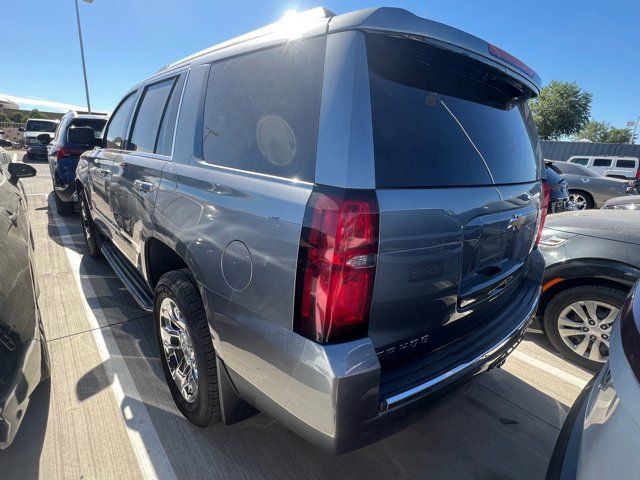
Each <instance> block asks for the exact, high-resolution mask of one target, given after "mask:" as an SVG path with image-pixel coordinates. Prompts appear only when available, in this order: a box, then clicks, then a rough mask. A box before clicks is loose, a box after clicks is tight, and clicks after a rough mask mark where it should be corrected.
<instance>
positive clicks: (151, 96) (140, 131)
mask: <svg viewBox="0 0 640 480" xmlns="http://www.w3.org/2000/svg"><path fill="white" fill-rule="evenodd" d="M175 81H176V79H175V77H173V78H170V79H168V80H163V81H161V82H158V83H154V84H152V85H149V86H147V87H146V88H145V89H144V92H143V94H142V100H141V101H140V106H139V107H138V112H137V113H136V117H135V119H134V121H133V129H132V131H131V140H130V142H129V150H134V151H137V152H145V153H153V152H155V147H156V140H157V138H158V129H159V128H160V122H161V121H162V114H163V113H164V111H165V107H166V105H167V100H168V99H169V96H170V95H171V91H172V90H173V86H174V84H175Z"/></svg>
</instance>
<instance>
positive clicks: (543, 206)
mask: <svg viewBox="0 0 640 480" xmlns="http://www.w3.org/2000/svg"><path fill="white" fill-rule="evenodd" d="M550 194H551V189H550V188H549V184H548V183H547V181H546V180H542V195H541V198H540V223H539V224H538V233H537V235H536V245H538V244H539V243H540V238H541V237H542V230H543V229H544V222H545V220H546V219H547V211H548V210H549V196H550Z"/></svg>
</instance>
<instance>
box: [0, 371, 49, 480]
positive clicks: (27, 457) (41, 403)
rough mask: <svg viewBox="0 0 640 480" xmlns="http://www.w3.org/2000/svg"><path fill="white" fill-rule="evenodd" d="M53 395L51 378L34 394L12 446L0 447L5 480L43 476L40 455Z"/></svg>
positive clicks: (0, 475) (32, 479) (0, 472)
mask: <svg viewBox="0 0 640 480" xmlns="http://www.w3.org/2000/svg"><path fill="white" fill-rule="evenodd" d="M54 381H55V379H54ZM50 398H51V379H48V380H45V381H44V382H42V383H41V384H40V385H39V386H38V387H37V388H36V389H35V390H34V391H33V393H32V394H31V400H30V402H29V407H28V408H27V411H26V413H25V416H24V419H23V420H22V424H21V425H20V430H18V433H17V435H16V437H15V439H14V440H13V443H12V444H11V446H9V448H7V449H6V450H0V478H2V479H3V480H13V479H16V480H36V479H38V478H40V455H41V454H42V446H43V444H44V436H45V432H46V430H47V421H48V418H49V401H50ZM45 476H46V475H45Z"/></svg>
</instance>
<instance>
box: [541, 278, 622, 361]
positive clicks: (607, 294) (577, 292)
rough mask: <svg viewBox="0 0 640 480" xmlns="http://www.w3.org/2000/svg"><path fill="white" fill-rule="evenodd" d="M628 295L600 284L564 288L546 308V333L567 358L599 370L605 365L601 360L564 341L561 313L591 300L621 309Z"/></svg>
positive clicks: (620, 290) (605, 331) (607, 333)
mask: <svg viewBox="0 0 640 480" xmlns="http://www.w3.org/2000/svg"><path fill="white" fill-rule="evenodd" d="M626 296H627V292H626V291H625V290H622V289H617V288H612V287H604V286H599V285H580V286H577V287H572V288H568V289H567V290H563V291H561V292H560V293H558V294H556V295H555V296H554V297H553V298H552V299H551V301H549V303H548V304H547V307H546V308H545V311H544V319H543V324H544V331H545V334H546V335H547V338H548V339H549V341H550V342H551V344H552V345H553V346H554V348H555V349H556V350H557V351H558V352H559V353H560V354H561V355H562V356H563V357H565V358H566V359H567V360H569V361H571V362H573V363H576V364H578V365H581V366H583V367H585V368H588V369H591V370H599V369H600V368H601V367H602V365H603V364H602V363H601V362H597V361H594V360H590V359H589V358H586V357H583V356H582V355H580V354H579V353H576V352H574V351H573V350H572V349H571V348H570V347H569V346H568V345H566V344H565V343H564V341H563V340H562V337H561V336H560V331H559V329H560V328H559V325H558V323H559V319H560V314H561V313H562V311H563V310H564V309H565V308H567V307H568V306H569V305H571V304H572V303H575V302H579V301H589V300H595V301H598V302H603V303H607V304H609V305H612V306H614V307H616V308H618V309H621V308H622V305H623V304H624V300H625V297H626ZM602 334H604V335H610V334H611V327H609V328H607V329H606V330H603V331H602ZM585 335H586V334H585ZM591 348H593V347H591Z"/></svg>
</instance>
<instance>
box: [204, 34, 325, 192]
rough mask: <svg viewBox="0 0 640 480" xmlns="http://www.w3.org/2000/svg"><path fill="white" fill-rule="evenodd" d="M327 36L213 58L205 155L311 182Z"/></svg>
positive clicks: (210, 159)
mask: <svg viewBox="0 0 640 480" xmlns="http://www.w3.org/2000/svg"><path fill="white" fill-rule="evenodd" d="M324 46H325V38H324V37H319V38H312V39H308V40H300V41H293V42H289V43H287V44H286V45H284V46H282V47H277V48H271V49H268V50H263V51H261V52H256V53H251V54H248V55H243V56H241V57H237V58H234V59H230V60H225V61H222V62H219V63H216V64H214V65H212V67H211V72H210V75H209V85H208V88H207V99H206V104H205V117H204V127H203V154H204V159H205V161H207V162H210V163H212V164H216V165H223V166H229V167H235V168H239V169H242V170H249V171H254V172H259V173H266V174H270V175H277V176H280V177H286V178H298V179H302V180H308V181H312V180H313V178H314V175H313V174H314V170H315V155H316V141H317V134H318V117H319V114H320V96H321V87H322V66H323V63H324Z"/></svg>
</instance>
